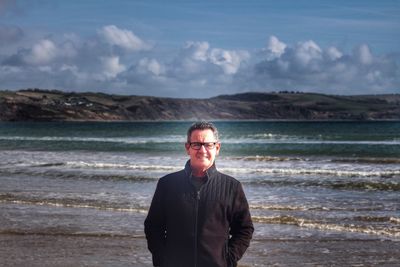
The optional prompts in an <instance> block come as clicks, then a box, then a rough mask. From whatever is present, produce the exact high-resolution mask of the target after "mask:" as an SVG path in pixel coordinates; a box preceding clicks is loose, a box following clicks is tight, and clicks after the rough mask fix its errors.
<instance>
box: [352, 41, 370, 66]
mask: <svg viewBox="0 0 400 267" xmlns="http://www.w3.org/2000/svg"><path fill="white" fill-rule="evenodd" d="M355 54H356V56H357V57H358V59H359V61H360V62H361V64H363V65H369V64H371V63H372V61H373V56H372V53H371V51H370V50H369V47H368V46H367V45H366V44H363V45H361V46H359V47H358V48H357V49H356V51H355Z"/></svg>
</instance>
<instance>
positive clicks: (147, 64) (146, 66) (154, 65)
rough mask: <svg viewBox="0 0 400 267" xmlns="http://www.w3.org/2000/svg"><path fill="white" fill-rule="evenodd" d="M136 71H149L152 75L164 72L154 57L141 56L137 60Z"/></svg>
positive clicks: (163, 68)
mask: <svg viewBox="0 0 400 267" xmlns="http://www.w3.org/2000/svg"><path fill="white" fill-rule="evenodd" d="M137 67H138V71H139V72H140V73H147V72H150V73H152V74H153V75H156V76H159V75H161V74H164V73H165V67H164V66H163V65H161V64H160V63H159V62H158V61H157V60H155V59H148V58H143V59H141V60H140V61H139V64H138V66H137Z"/></svg>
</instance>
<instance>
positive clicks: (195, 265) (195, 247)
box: [194, 190, 200, 267]
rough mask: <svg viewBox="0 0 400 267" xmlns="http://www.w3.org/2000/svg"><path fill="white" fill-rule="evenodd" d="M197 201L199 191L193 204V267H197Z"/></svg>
mask: <svg viewBox="0 0 400 267" xmlns="http://www.w3.org/2000/svg"><path fill="white" fill-rule="evenodd" d="M199 200H200V190H199V191H197V194H196V204H195V212H196V215H195V221H194V227H195V228H194V267H197V234H198V233H197V221H198V217H199Z"/></svg>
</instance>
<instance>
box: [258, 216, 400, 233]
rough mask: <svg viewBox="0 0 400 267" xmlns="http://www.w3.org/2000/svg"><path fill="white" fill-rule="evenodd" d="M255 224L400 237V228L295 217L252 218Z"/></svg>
mask: <svg viewBox="0 0 400 267" xmlns="http://www.w3.org/2000/svg"><path fill="white" fill-rule="evenodd" d="M252 219H253V221H254V222H258V223H266V224H286V225H295V226H298V227H305V228H312V229H318V230H325V231H340V232H353V233H354V232H356V233H364V234H371V235H385V236H391V237H400V229H398V228H381V229H380V228H378V227H375V228H374V226H371V225H369V226H363V225H354V224H349V225H341V224H334V223H326V222H319V221H313V220H308V219H303V218H297V217H293V216H284V215H282V216H252Z"/></svg>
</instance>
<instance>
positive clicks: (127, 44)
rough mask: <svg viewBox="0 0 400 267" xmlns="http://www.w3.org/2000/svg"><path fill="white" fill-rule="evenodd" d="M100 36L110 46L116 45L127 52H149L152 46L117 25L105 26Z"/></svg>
mask: <svg viewBox="0 0 400 267" xmlns="http://www.w3.org/2000/svg"><path fill="white" fill-rule="evenodd" d="M99 34H100V35H101V36H102V37H103V38H104V39H105V41H106V42H107V43H109V44H110V45H116V46H119V47H122V48H124V49H126V50H131V51H140V50H149V49H150V48H151V46H150V45H149V44H147V43H146V42H144V41H143V40H142V39H140V38H139V37H137V36H136V35H135V34H134V33H133V32H131V31H129V30H125V29H120V28H118V27H117V26H115V25H108V26H104V27H103V28H102V29H101V30H100V31H99Z"/></svg>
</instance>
